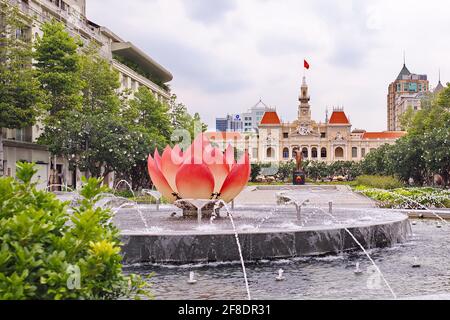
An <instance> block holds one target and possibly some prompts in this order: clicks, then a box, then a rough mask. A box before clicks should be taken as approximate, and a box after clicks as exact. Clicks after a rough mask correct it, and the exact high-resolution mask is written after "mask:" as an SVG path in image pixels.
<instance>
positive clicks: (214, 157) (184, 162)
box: [148, 134, 250, 217]
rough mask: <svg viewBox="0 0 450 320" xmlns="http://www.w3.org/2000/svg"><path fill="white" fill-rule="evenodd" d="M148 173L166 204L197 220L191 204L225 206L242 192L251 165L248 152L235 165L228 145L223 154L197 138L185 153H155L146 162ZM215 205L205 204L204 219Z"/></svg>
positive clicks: (173, 151)
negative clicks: (221, 201) (218, 202)
mask: <svg viewBox="0 0 450 320" xmlns="http://www.w3.org/2000/svg"><path fill="white" fill-rule="evenodd" d="M148 171H149V174H150V178H151V179H152V182H153V184H154V185H155V187H156V188H157V189H158V191H159V192H160V193H161V194H162V195H163V197H164V198H165V199H166V200H167V201H168V202H170V203H174V204H175V205H176V206H178V207H180V208H182V209H183V214H184V215H185V216H196V215H197V209H196V208H195V207H194V206H193V205H192V204H190V203H191V202H192V200H223V201H224V202H227V203H228V202H230V201H232V200H233V199H234V198H236V196H238V195H239V194H240V193H241V192H242V190H243V189H244V188H245V186H246V185H247V182H248V179H249V177H250V161H249V156H248V153H247V152H244V155H243V156H242V158H241V159H239V160H238V161H236V160H235V157H234V148H233V147H232V146H231V145H229V146H228V148H227V149H226V151H225V152H224V153H223V152H222V151H221V150H220V149H219V148H217V147H214V146H213V145H212V144H211V143H210V141H209V140H208V138H207V137H206V136H205V135H204V134H200V135H199V136H198V137H197V138H196V139H195V140H194V142H193V143H192V145H191V146H190V147H188V148H187V149H186V150H185V151H184V152H183V151H182V150H181V148H180V147H179V146H178V145H176V146H175V147H174V148H173V149H172V148H171V147H169V146H167V147H166V149H165V150H164V151H163V153H162V155H160V154H159V152H158V150H155V153H154V156H153V157H152V156H151V155H150V156H149V158H148ZM187 200H189V201H187ZM214 205H215V203H214V202H213V201H211V203H209V204H207V205H206V206H205V207H204V208H203V210H202V212H203V213H202V214H203V216H206V217H208V216H211V215H212V213H213V209H214Z"/></svg>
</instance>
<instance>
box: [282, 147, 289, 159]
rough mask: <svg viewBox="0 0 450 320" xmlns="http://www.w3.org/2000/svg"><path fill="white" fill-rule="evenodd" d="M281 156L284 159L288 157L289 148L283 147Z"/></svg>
mask: <svg viewBox="0 0 450 320" xmlns="http://www.w3.org/2000/svg"><path fill="white" fill-rule="evenodd" d="M283 158H284V159H288V158H289V149H288V148H284V149H283Z"/></svg>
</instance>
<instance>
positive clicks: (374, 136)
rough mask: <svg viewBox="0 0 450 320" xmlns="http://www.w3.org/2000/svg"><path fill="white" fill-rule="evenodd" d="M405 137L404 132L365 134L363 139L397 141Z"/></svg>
mask: <svg viewBox="0 0 450 320" xmlns="http://www.w3.org/2000/svg"><path fill="white" fill-rule="evenodd" d="M404 135H406V132H404V131H384V132H366V133H364V134H363V136H362V138H363V139H398V138H401V137H403V136H404Z"/></svg>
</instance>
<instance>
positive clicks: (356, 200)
mask: <svg viewBox="0 0 450 320" xmlns="http://www.w3.org/2000/svg"><path fill="white" fill-rule="evenodd" d="M280 192H287V193H292V192H295V194H296V195H297V196H301V197H304V198H305V199H309V201H310V204H311V205H314V206H328V203H329V202H330V201H332V202H333V206H336V207H341V208H345V207H347V208H356V207H358V208H374V207H376V204H375V201H373V200H371V199H369V198H367V197H366V196H364V195H361V194H358V193H355V192H353V191H352V190H351V188H350V187H348V186H345V185H336V186H335V185H323V186H314V185H306V186H296V187H294V186H289V185H286V186H251V187H247V188H246V189H245V190H244V191H243V192H242V193H241V194H240V195H239V196H238V197H237V198H236V200H235V204H236V205H258V204H259V205H273V204H276V202H277V193H280Z"/></svg>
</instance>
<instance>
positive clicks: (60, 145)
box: [40, 34, 133, 177]
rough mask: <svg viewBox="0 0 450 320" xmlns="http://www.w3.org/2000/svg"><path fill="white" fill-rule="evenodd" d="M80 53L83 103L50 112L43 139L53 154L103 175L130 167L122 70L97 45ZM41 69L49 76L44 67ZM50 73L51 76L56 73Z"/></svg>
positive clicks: (76, 165)
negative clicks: (119, 93)
mask: <svg viewBox="0 0 450 320" xmlns="http://www.w3.org/2000/svg"><path fill="white" fill-rule="evenodd" d="M67 36H68V35H67ZM60 37H61V38H65V36H63V35H60ZM43 39H45V34H44V38H43ZM77 55H78V56H77V57H76V58H75V57H73V59H74V60H76V61H77V65H78V68H79V70H78V71H77V74H78V77H79V83H80V85H81V86H80V93H81V94H80V97H81V104H80V105H79V106H74V105H72V106H70V105H66V107H67V108H66V107H65V108H64V109H60V110H59V111H58V112H50V113H49V115H48V117H47V119H46V124H47V125H46V127H45V131H44V133H43V135H42V136H41V137H40V142H41V143H42V144H45V145H47V146H48V147H49V150H50V152H51V153H52V154H55V155H59V156H63V157H65V158H66V159H67V160H68V161H69V163H70V164H71V166H72V167H73V168H79V169H80V170H82V171H86V172H87V173H88V174H90V175H93V176H95V177H102V176H106V175H107V174H108V173H110V172H113V171H115V170H117V169H118V168H128V167H129V166H130V161H129V160H128V157H127V153H128V152H131V150H132V147H131V146H130V143H131V144H132V143H133V142H132V139H131V137H130V136H129V135H128V133H129V130H128V127H127V126H126V123H125V122H124V120H123V119H122V118H121V115H120V110H121V109H120V107H121V100H120V98H119V96H118V95H117V92H116V90H118V88H119V87H120V84H119V76H118V73H117V72H116V71H114V70H113V69H112V68H111V66H110V64H109V63H108V61H106V60H105V59H103V58H101V57H100V56H99V54H98V48H96V47H93V46H89V47H87V48H84V49H83V50H82V52H81V53H77ZM40 72H41V77H43V78H47V76H46V75H45V74H44V73H45V71H44V70H41V71H40ZM49 73H50V77H51V75H52V74H53V72H52V71H50V72H49ZM69 73H71V72H69Z"/></svg>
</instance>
